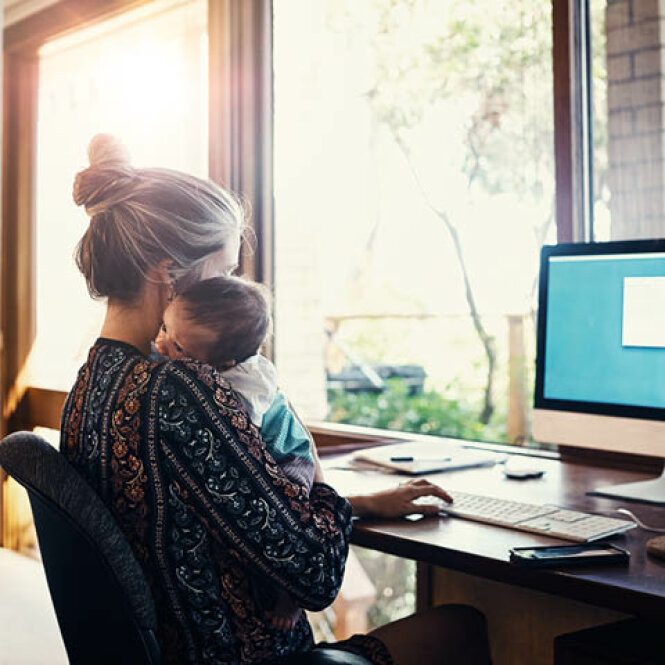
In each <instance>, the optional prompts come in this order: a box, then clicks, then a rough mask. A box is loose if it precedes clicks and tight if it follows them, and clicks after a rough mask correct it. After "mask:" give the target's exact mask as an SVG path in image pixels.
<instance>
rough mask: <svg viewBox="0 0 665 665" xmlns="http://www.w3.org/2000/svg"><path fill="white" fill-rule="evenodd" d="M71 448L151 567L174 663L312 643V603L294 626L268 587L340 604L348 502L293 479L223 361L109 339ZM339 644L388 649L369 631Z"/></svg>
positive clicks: (89, 377)
mask: <svg viewBox="0 0 665 665" xmlns="http://www.w3.org/2000/svg"><path fill="white" fill-rule="evenodd" d="M60 448H61V452H62V453H64V454H65V455H66V457H67V458H68V459H69V461H70V462H72V463H73V464H74V466H75V467H76V468H77V469H78V471H79V472H80V473H81V474H82V475H83V476H84V477H85V478H86V479H87V481H88V482H89V483H90V484H91V485H92V487H93V488H94V489H95V490H96V491H97V493H98V494H99V495H100V497H101V498H102V499H103V501H104V502H105V503H106V505H107V506H108V507H109V508H110V510H111V512H112V513H113V515H114V516H115V518H116V520H117V521H118V523H119V524H120V526H121V528H122V529H123V531H124V533H125V534H126V536H127V538H128V540H129V542H130V544H131V546H132V548H133V550H134V553H135V554H136V556H137V558H138V560H139V562H140V563H141V565H142V567H143V569H144V571H145V573H146V576H147V579H148V582H149V584H150V586H151V588H152V590H153V594H154V597H155V604H156V607H157V615H158V626H159V639H160V642H161V644H162V649H163V653H164V661H165V663H206V664H209V665H221V664H225V665H226V664H228V665H235V664H241V663H242V664H244V663H260V662H265V661H267V660H270V659H272V658H275V657H280V656H284V655H287V654H290V653H294V652H298V651H306V650H309V649H311V648H313V647H314V644H313V638H312V631H311V628H310V626H309V623H308V622H307V619H306V617H305V614H304V612H303V613H301V616H300V619H299V620H298V623H297V625H296V627H295V629H294V630H293V631H280V630H278V629H276V628H274V627H273V626H272V624H271V620H270V617H269V614H268V613H267V612H266V608H265V595H266V593H265V589H266V588H267V589H269V588H274V587H275V586H277V587H279V588H281V589H284V590H286V591H287V592H288V593H289V594H290V595H291V597H292V598H293V599H294V600H295V601H296V602H297V604H298V605H300V606H301V607H303V608H305V609H310V610H321V609H323V608H325V607H327V606H328V605H330V603H331V602H332V601H333V599H334V598H335V596H336V594H337V592H338V591H339V588H340V585H341V582H342V576H343V574H344V565H345V562H346V556H347V552H348V546H349V534H350V532H351V508H350V505H349V503H348V502H347V501H346V500H345V499H344V498H342V497H340V496H338V495H337V493H336V492H335V491H334V490H333V489H332V488H331V487H329V486H327V485H325V484H322V483H315V484H314V486H313V487H312V489H311V491H310V492H307V490H306V488H304V487H301V486H300V485H297V484H295V483H293V482H292V481H290V480H289V479H288V478H287V477H286V476H285V475H284V473H283V472H282V470H281V469H280V467H279V466H278V465H277V464H276V463H275V461H274V460H273V459H272V457H271V456H270V454H269V453H268V452H267V450H266V447H265V445H264V444H263V442H262V440H261V438H260V435H259V433H258V430H257V429H256V427H255V426H254V425H252V424H251V422H250V421H249V419H248V417H247V414H246V412H245V409H244V407H243V405H242V402H241V400H240V398H239V397H238V395H237V394H236V393H235V392H234V391H233V390H232V389H231V388H230V386H229V385H228V383H226V382H225V381H224V379H223V378H222V376H221V375H220V374H218V373H217V372H216V371H215V370H214V369H213V368H211V367H210V366H209V365H205V364H202V363H197V362H195V361H179V360H176V361H161V362H152V361H151V360H149V359H148V358H147V357H146V356H144V355H143V354H142V353H141V352H140V351H139V350H138V349H136V348H135V347H133V346H130V345H128V344H125V343H122V342H118V341H114V340H109V339H103V338H100V339H98V340H97V342H96V343H95V345H94V346H93V347H92V348H91V350H90V353H89V356H88V360H87V362H86V363H85V364H84V365H83V367H82V368H81V369H80V371H79V374H78V379H77V381H76V383H75V385H74V388H73V389H72V391H71V392H70V394H69V397H68V399H67V402H66V404H65V409H64V412H63V416H62V434H61V442H60ZM266 582H268V583H267V584H266ZM327 646H331V647H334V648H340V649H344V650H347V651H352V652H354V653H358V654H361V655H364V656H365V657H366V658H368V659H370V660H372V661H373V662H375V663H381V664H383V663H388V662H390V656H389V655H388V653H387V651H386V649H385V647H384V646H383V645H382V643H380V642H379V641H378V640H376V639H375V638H371V637H368V636H354V637H353V638H351V639H350V640H347V641H344V642H338V643H336V644H335V645H327Z"/></svg>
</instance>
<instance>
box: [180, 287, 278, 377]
mask: <svg viewBox="0 0 665 665" xmlns="http://www.w3.org/2000/svg"><path fill="white" fill-rule="evenodd" d="M177 299H178V301H180V302H181V304H182V306H183V309H184V312H185V316H186V317H187V319H189V320H190V321H192V322H193V323H196V324H197V325H200V326H205V327H206V328H208V329H209V330H211V331H213V332H214V333H215V335H216V338H215V341H214V342H213V343H212V344H211V345H210V348H209V349H207V355H208V357H207V358H206V361H207V362H208V363H209V364H211V365H213V366H215V367H220V368H223V367H224V366H228V364H229V363H240V362H243V361H244V360H247V358H249V357H250V356H253V355H255V354H256V353H258V352H259V349H260V348H261V345H262V344H263V342H264V341H265V339H266V337H267V335H268V333H269V331H270V292H269V291H268V289H267V288H266V287H265V286H263V285H262V284H258V283H256V282H251V281H249V280H246V279H242V278H240V277H212V278H210V279H204V280H202V281H200V282H196V283H194V284H192V285H191V286H189V287H188V288H186V289H185V290H184V291H183V292H182V293H180V294H178V297H177Z"/></svg>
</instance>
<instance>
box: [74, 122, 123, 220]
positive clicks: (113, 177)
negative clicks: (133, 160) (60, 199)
mask: <svg viewBox="0 0 665 665" xmlns="http://www.w3.org/2000/svg"><path fill="white" fill-rule="evenodd" d="M88 160H89V161H90V166H89V167H88V168H87V169H84V170H83V171H80V172H79V173H78V174H77V175H76V178H75V179H74V190H73V192H72V194H73V198H74V203H76V205H78V206H81V205H82V206H85V209H86V212H87V213H88V214H89V215H90V216H91V217H92V216H94V215H96V214H98V213H100V212H105V211H106V210H108V209H109V207H110V206H112V205H115V204H117V203H119V202H121V201H122V200H124V199H125V198H126V196H127V195H128V193H130V192H131V187H130V186H128V185H130V184H131V182H132V180H133V177H134V174H135V171H134V169H132V166H131V164H130V161H129V152H128V151H127V148H125V146H124V145H123V144H122V143H121V142H120V141H119V140H118V139H117V138H116V137H115V136H112V135H111V134H96V135H95V136H93V137H92V140H91V141H90V145H89V146H88Z"/></svg>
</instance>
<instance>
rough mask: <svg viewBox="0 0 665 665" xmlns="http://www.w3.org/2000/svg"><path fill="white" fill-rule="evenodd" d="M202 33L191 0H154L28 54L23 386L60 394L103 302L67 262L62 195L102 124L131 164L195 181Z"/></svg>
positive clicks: (70, 241)
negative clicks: (30, 258)
mask: <svg viewBox="0 0 665 665" xmlns="http://www.w3.org/2000/svg"><path fill="white" fill-rule="evenodd" d="M207 80H208V79H207V33H206V3H205V2H204V1H203V0H187V1H186V2H174V1H173V0H159V1H158V2H152V3H149V4H148V5H146V6H144V7H142V8H140V9H139V10H135V11H131V12H126V13H124V14H122V15H121V16H119V17H117V18H113V19H110V20H107V21H104V22H102V23H98V24H95V25H93V26H92V27H90V28H86V29H83V30H78V31H76V32H74V33H72V34H68V35H66V36H64V37H61V38H57V39H54V40H52V41H50V42H48V43H47V44H45V45H44V46H43V47H42V48H41V49H40V51H39V90H38V115H37V162H36V163H37V169H36V170H37V174H36V175H37V181H36V188H35V191H36V219H37V222H36V261H35V267H36V302H37V320H36V324H37V325H36V328H37V331H36V332H37V335H36V340H35V343H34V345H33V348H32V351H31V354H30V358H29V366H28V367H29V369H28V373H29V381H30V385H32V386H38V387H41V388H48V389H51V390H63V391H68V390H69V388H70V387H71V385H72V383H73V382H74V378H75V374H76V371H77V370H78V367H79V366H80V365H81V364H82V362H83V361H84V359H85V355H86V354H87V350H88V348H89V347H90V346H91V344H92V342H93V341H94V339H95V338H96V337H97V335H98V334H99V330H100V328H101V317H102V316H103V311H104V308H103V304H101V303H98V302H94V301H92V300H91V299H90V297H89V296H88V294H87V291H86V288H85V282H84V280H83V278H82V277H81V275H80V273H79V272H78V270H77V269H76V266H75V264H74V262H73V259H72V257H73V253H74V248H75V246H76V243H77V242H78V241H79V239H80V238H81V236H82V235H83V233H84V231H85V229H86V227H87V225H88V217H87V215H86V214H85V212H84V211H83V210H82V209H79V208H77V207H76V206H75V205H74V203H73V201H72V197H71V191H72V184H73V180H74V175H75V174H76V172H77V171H79V170H80V169H82V168H85V166H87V160H86V149H87V145H88V143H89V141H90V138H91V137H92V136H93V135H94V134H96V133H97V132H100V131H103V132H108V133H112V134H115V135H117V136H118V137H120V138H121V139H122V140H123V142H124V143H125V144H126V145H127V146H128V147H129V148H130V152H131V157H132V163H133V164H134V165H135V166H155V165H159V166H164V167H172V168H177V169H180V170H183V171H188V172H191V173H194V174H196V175H200V176H204V177H205V176H207V163H208V148H207V145H208V136H207V128H208V124H207V112H208V107H207Z"/></svg>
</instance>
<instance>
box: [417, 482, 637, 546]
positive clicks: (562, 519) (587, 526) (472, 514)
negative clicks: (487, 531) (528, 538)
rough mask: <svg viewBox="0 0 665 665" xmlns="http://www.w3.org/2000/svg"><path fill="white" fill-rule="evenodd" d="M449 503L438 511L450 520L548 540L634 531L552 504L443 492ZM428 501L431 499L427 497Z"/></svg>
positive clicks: (630, 524)
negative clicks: (521, 532) (455, 518)
mask: <svg viewBox="0 0 665 665" xmlns="http://www.w3.org/2000/svg"><path fill="white" fill-rule="evenodd" d="M447 492H448V494H450V496H452V498H453V503H452V504H448V503H445V502H444V501H442V502H441V510H442V512H444V513H445V514H447V515H450V516H452V517H460V518H462V519H467V520H473V521H475V522H484V523H486V524H494V525H496V526H503V527H507V528H509V529H515V530H516V531H529V532H531V533H539V534H542V535H545V536H551V537H552V538H562V539H564V540H573V541H575V542H578V543H589V542H591V541H594V540H599V539H601V538H605V537H607V536H614V535H616V534H618V533H623V532H624V531H628V529H634V528H635V527H636V526H637V525H636V524H635V523H634V522H629V521H628V520H622V519H619V518H615V517H604V516H602V515H594V514H592V513H583V512H579V511H577V510H569V509H567V508H561V507H559V506H553V505H547V504H545V505H537V504H532V503H521V502H519V501H509V500H506V499H497V498H495V497H491V496H482V495H479V494H468V493H466V492H458V491H457V490H447ZM428 501H431V498H429V497H428Z"/></svg>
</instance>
